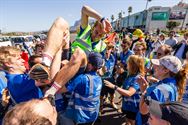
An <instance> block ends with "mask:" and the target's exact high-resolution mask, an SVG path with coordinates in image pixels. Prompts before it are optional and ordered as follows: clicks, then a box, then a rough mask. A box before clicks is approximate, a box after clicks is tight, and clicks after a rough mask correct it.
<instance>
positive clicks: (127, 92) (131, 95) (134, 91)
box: [104, 55, 145, 125]
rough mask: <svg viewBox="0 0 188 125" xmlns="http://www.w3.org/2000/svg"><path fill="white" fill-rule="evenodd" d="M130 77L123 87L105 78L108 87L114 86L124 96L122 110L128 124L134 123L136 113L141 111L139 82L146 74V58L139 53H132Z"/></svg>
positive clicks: (129, 59)
mask: <svg viewBox="0 0 188 125" xmlns="http://www.w3.org/2000/svg"><path fill="white" fill-rule="evenodd" d="M127 70H128V77H127V78H126V79H125V81H124V83H123V88H120V87H117V86H116V85H114V84H112V83H110V82H109V81H106V80H104V83H105V85H106V86H107V87H109V88H113V89H114V90H116V91H117V92H118V93H119V94H121V95H122V96H123V101H122V111H123V113H124V114H126V118H127V124H128V125H134V124H135V118H136V114H137V112H138V111H139V101H140V88H139V84H138V83H137V78H138V77H139V76H143V77H144V75H145V72H144V59H143V58H142V57H140V56H138V55H131V56H130V57H129V58H128V62H127Z"/></svg>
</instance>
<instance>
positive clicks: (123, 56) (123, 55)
mask: <svg viewBox="0 0 188 125" xmlns="http://www.w3.org/2000/svg"><path fill="white" fill-rule="evenodd" d="M133 54H134V52H133V51H131V50H128V51H127V52H126V53H124V52H121V53H120V61H121V63H122V64H124V65H125V66H127V60H128V58H129V56H130V55H133Z"/></svg>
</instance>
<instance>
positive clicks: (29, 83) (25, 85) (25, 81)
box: [14, 74, 36, 93]
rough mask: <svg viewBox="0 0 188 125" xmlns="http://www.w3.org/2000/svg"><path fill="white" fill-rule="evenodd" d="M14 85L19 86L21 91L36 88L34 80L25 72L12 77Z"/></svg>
mask: <svg viewBox="0 0 188 125" xmlns="http://www.w3.org/2000/svg"><path fill="white" fill-rule="evenodd" d="M14 81H15V82H14V83H15V86H17V85H18V86H19V87H20V88H22V92H23V93H24V91H26V92H28V91H30V90H32V89H35V88H36V85H35V80H33V79H31V78H30V77H29V76H28V75H27V74H24V75H19V76H16V77H15V78H14Z"/></svg>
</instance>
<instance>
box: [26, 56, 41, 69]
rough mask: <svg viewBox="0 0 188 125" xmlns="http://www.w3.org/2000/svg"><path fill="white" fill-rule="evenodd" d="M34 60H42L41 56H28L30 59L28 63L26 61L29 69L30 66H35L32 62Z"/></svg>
mask: <svg viewBox="0 0 188 125" xmlns="http://www.w3.org/2000/svg"><path fill="white" fill-rule="evenodd" d="M36 58H42V56H41V55H32V56H30V57H29V61H28V63H29V67H32V66H34V65H35V64H36V63H35V62H34V60H35V59H36Z"/></svg>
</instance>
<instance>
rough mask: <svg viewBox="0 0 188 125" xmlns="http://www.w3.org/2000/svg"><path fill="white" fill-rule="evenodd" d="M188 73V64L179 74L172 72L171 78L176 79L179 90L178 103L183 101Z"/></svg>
mask: <svg viewBox="0 0 188 125" xmlns="http://www.w3.org/2000/svg"><path fill="white" fill-rule="evenodd" d="M187 72H188V64H186V66H185V67H184V68H182V69H181V70H180V71H179V72H178V73H176V74H175V73H173V72H170V76H171V77H175V79H176V81H177V88H178V101H181V100H182V97H183V94H184V91H185V86H186V76H187Z"/></svg>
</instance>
